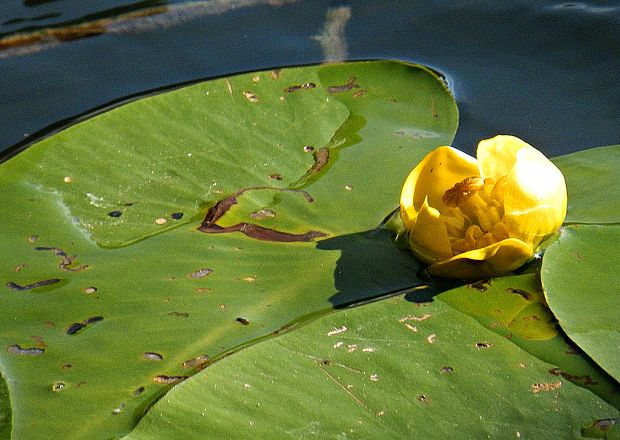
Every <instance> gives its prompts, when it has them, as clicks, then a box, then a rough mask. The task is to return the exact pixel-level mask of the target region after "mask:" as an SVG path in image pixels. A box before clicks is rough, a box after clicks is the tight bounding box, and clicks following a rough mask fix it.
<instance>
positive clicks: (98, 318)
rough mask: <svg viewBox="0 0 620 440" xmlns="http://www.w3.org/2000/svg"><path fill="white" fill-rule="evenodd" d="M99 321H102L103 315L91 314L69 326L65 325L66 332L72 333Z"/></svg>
mask: <svg viewBox="0 0 620 440" xmlns="http://www.w3.org/2000/svg"><path fill="white" fill-rule="evenodd" d="M99 321H103V316H91V317H90V318H86V319H84V320H83V321H82V322H74V323H73V324H71V325H70V326H69V327H67V330H66V333H67V334H68V335H74V334H76V333H77V332H79V331H80V330H82V329H83V328H85V327H87V326H89V325H91V324H94V323H96V322H99Z"/></svg>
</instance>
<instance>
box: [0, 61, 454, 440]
mask: <svg viewBox="0 0 620 440" xmlns="http://www.w3.org/2000/svg"><path fill="white" fill-rule="evenodd" d="M456 125H457V111H456V106H455V103H454V100H453V98H452V96H451V95H450V94H449V92H448V91H447V89H446V87H445V84H444V83H443V82H442V80H441V79H440V78H438V77H437V76H436V75H435V74H434V73H432V72H430V71H429V70H427V69H425V68H423V67H419V66H413V65H409V64H405V63H398V62H360V63H348V64H333V65H328V66H309V67H303V68H292V69H282V70H278V71H268V72H257V73H250V74H244V75H238V76H234V77H229V78H222V79H218V80H213V81H206V82H203V83H199V84H195V85H191V86H188V87H184V88H180V89H176V90H172V91H169V92H166V93H162V94H159V95H154V96H150V97H147V98H145V99H142V100H137V101H135V102H131V103H129V104H126V105H123V106H120V107H118V108H115V109H113V110H111V111H109V112H107V113H103V114H100V115H98V116H95V117H93V118H92V119H89V120H86V121H84V122H82V123H79V124H77V125H74V126H72V127H70V128H68V129H66V130H64V131H61V132H59V133H57V134H55V135H53V136H51V137H49V138H47V139H45V140H43V141H41V142H39V143H37V144H35V145H33V146H31V147H30V148H29V149H28V150H26V151H24V152H22V153H20V154H18V155H17V156H15V157H13V158H11V159H10V160H8V161H7V162H5V163H3V164H2V165H0V203H1V204H2V206H3V207H4V212H5V215H4V217H3V221H2V224H1V228H2V229H1V231H0V246H1V247H2V249H3V250H4V253H3V255H4V260H3V261H4V264H3V265H2V267H1V268H0V280H1V283H0V289H2V292H1V294H0V308H1V309H2V310H3V313H2V314H0V347H2V348H3V349H2V350H0V365H1V368H2V374H3V375H4V376H5V377H6V378H7V383H8V387H9V391H10V393H11V401H12V404H13V406H12V417H13V433H12V435H13V436H14V437H15V438H72V439H79V438H92V437H93V436H97V437H100V438H113V437H117V436H120V435H122V434H124V433H126V432H128V431H129V430H130V429H131V428H132V427H133V426H134V425H135V423H136V422H137V420H138V419H139V418H140V417H141V416H142V414H143V412H144V410H145V408H147V407H148V406H149V405H150V404H151V403H152V402H153V401H154V400H156V399H157V398H159V397H160V396H161V395H163V394H164V393H165V392H166V391H167V389H168V388H169V387H170V386H171V385H172V384H174V383H177V382H179V381H182V380H184V379H185V377H187V376H191V375H192V374H194V373H195V372H196V371H198V370H199V369H200V368H202V367H204V366H205V365H206V364H208V363H209V362H210V361H211V360H213V359H217V358H218V357H220V356H222V355H223V354H225V353H228V352H231V351H234V350H236V349H238V348H239V347H243V346H245V345H247V344H251V343H253V342H254V341H257V340H259V339H261V338H265V337H268V336H270V335H272V334H274V333H278V332H280V331H281V330H282V329H283V328H291V327H294V326H295V325H297V324H298V323H299V322H302V321H304V320H307V319H309V318H311V317H314V316H316V315H317V314H321V313H325V312H327V311H329V310H332V308H333V307H334V306H342V305H346V304H349V303H351V302H357V301H362V300H364V299H368V298H373V297H377V296H381V295H385V294H388V293H390V292H393V291H398V290H400V289H405V288H408V287H411V286H415V285H418V284H420V281H419V280H418V279H417V278H416V275H415V274H416V272H417V270H418V266H417V263H416V262H415V260H414V259H413V258H411V256H410V255H409V254H407V253H404V252H402V251H400V250H398V249H397V248H395V246H394V245H393V243H392V240H391V237H390V236H389V234H388V233H387V232H385V231H380V230H378V231H375V230H374V228H375V227H376V226H377V225H378V224H379V223H380V221H381V220H382V219H383V218H384V217H385V215H386V214H387V213H388V212H390V210H392V209H393V207H394V204H395V201H396V200H397V199H398V193H399V191H400V186H401V184H402V181H403V179H404V178H405V176H406V175H407V173H408V172H409V170H410V168H412V167H413V166H414V165H415V164H416V163H417V161H419V160H420V159H421V158H422V157H423V156H424V155H425V154H426V152H428V151H429V150H430V149H432V148H434V147H436V146H437V145H439V144H447V143H450V141H451V140H452V137H453V135H454V132H455V130H456ZM206 220H209V221H206ZM199 229H202V231H201V230H199ZM290 240H293V241H292V242H285V241H290Z"/></svg>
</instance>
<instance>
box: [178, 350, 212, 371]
mask: <svg viewBox="0 0 620 440" xmlns="http://www.w3.org/2000/svg"><path fill="white" fill-rule="evenodd" d="M210 362H211V361H210V359H209V356H207V355H206V354H203V355H200V356H198V357H195V358H193V359H188V360H186V361H185V362H183V364H182V367H183V368H196V369H198V370H202V369H203V368H205V367H206V366H207V365H208V364H209V363H210Z"/></svg>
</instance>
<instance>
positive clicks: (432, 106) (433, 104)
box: [431, 99, 439, 119]
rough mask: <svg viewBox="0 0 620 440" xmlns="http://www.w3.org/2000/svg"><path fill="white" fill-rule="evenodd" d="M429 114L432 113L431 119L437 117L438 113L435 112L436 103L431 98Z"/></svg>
mask: <svg viewBox="0 0 620 440" xmlns="http://www.w3.org/2000/svg"><path fill="white" fill-rule="evenodd" d="M431 115H432V117H433V119H439V113H437V104H436V103H435V100H434V99H433V103H432V105H431Z"/></svg>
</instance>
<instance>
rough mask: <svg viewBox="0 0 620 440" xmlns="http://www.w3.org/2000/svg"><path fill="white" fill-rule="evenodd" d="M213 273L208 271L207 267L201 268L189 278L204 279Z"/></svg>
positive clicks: (210, 270) (211, 270)
mask: <svg viewBox="0 0 620 440" xmlns="http://www.w3.org/2000/svg"><path fill="white" fill-rule="evenodd" d="M212 273H213V269H209V268H208V267H203V268H202V269H198V270H196V271H194V272H192V273H190V274H189V277H190V278H194V279H200V278H204V277H206V276H208V275H211V274H212Z"/></svg>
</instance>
